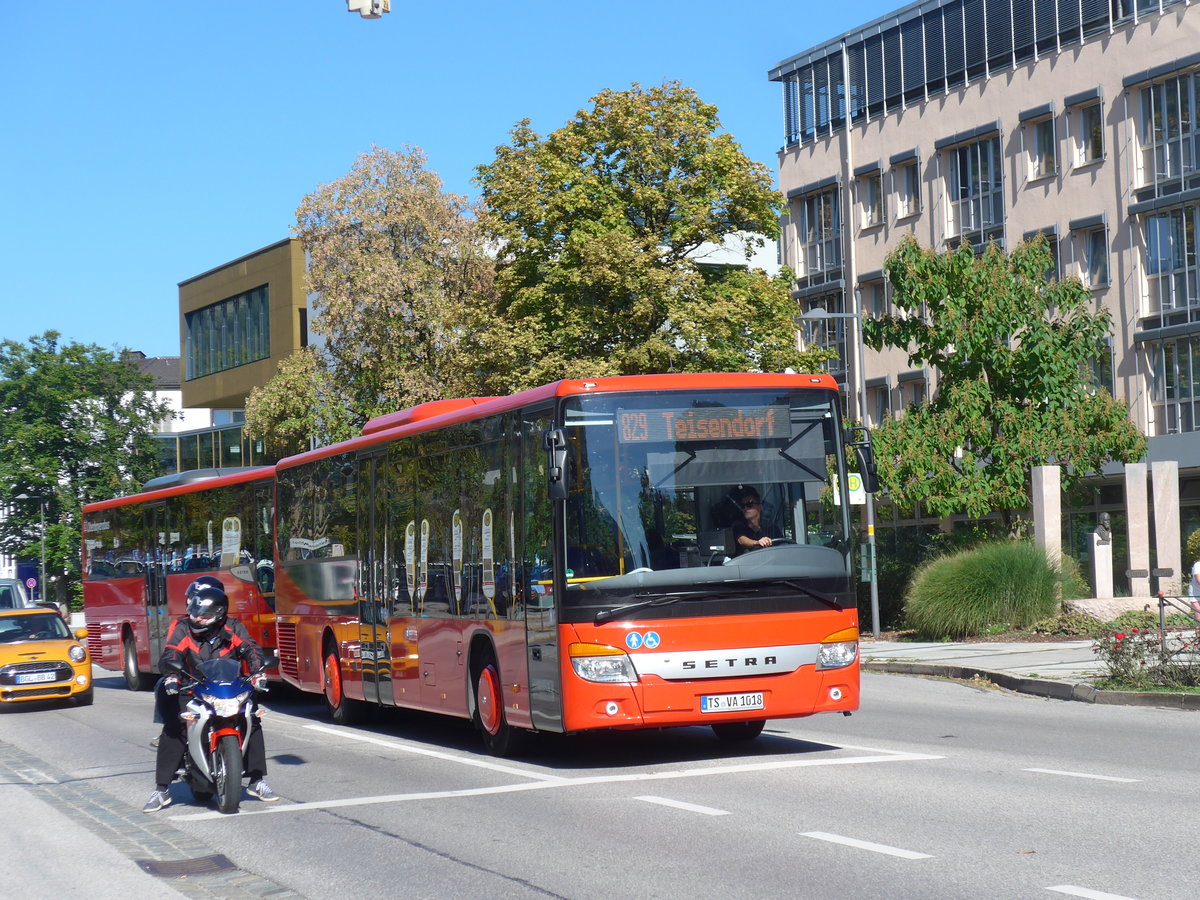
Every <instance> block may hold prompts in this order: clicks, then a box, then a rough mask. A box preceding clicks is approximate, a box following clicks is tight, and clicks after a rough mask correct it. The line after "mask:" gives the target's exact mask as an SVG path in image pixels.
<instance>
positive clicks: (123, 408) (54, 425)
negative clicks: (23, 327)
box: [0, 331, 170, 602]
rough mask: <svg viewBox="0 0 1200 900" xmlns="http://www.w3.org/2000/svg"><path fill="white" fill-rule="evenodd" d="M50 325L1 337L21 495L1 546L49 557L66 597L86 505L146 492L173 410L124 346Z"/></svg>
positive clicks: (2, 386) (0, 476) (2, 471)
mask: <svg viewBox="0 0 1200 900" xmlns="http://www.w3.org/2000/svg"><path fill="white" fill-rule="evenodd" d="M59 337H60V335H59V333H58V332H56V331H47V332H46V333H45V334H43V335H41V336H37V337H33V338H31V339H30V341H29V343H28V344H27V345H26V344H20V343H17V342H16V341H11V340H6V341H3V342H2V343H0V494H2V495H3V496H5V497H13V498H15V497H18V496H20V495H22V494H24V495H26V496H27V497H30V498H33V499H29V500H15V499H14V500H13V501H12V510H11V513H10V515H9V516H8V518H6V519H5V520H4V521H2V522H0V549H3V550H4V551H5V552H6V553H11V554H14V555H19V556H23V557H28V558H32V559H40V556H41V534H40V527H41V524H40V513H41V507H42V505H43V504H44V509H45V520H46V573H47V576H48V577H50V576H54V577H55V578H56V579H57V581H56V585H57V596H58V599H59V601H60V602H62V601H65V600H66V599H67V598H68V597H69V595H70V591H71V589H72V588H73V587H76V586H78V583H79V558H80V554H79V550H80V548H79V536H80V510H81V509H82V507H83V504H85V503H90V502H93V501H96V500H105V499H108V498H109V497H115V496H118V495H120V494H125V493H130V492H132V491H136V490H139V489H140V488H141V485H142V484H143V482H145V480H146V479H148V478H151V477H153V476H154V475H155V474H157V473H156V454H155V444H154V441H153V439H152V435H153V434H154V433H155V432H156V431H157V430H158V423H159V422H160V421H162V419H163V418H164V417H165V416H167V415H168V414H169V412H170V409H169V407H168V406H167V404H165V403H162V402H160V401H159V400H158V399H157V398H156V397H155V396H154V393H153V390H154V384H153V380H152V379H151V378H150V376H149V375H146V374H143V373H142V372H139V371H138V369H137V368H136V367H135V366H134V365H132V364H131V363H130V362H128V361H127V360H125V359H124V358H123V354H121V353H118V352H115V351H110V350H105V349H103V348H102V347H98V346H95V345H85V344H78V343H74V342H72V343H69V344H61V345H60V343H59Z"/></svg>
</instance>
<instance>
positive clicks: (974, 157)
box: [770, 0, 1200, 535]
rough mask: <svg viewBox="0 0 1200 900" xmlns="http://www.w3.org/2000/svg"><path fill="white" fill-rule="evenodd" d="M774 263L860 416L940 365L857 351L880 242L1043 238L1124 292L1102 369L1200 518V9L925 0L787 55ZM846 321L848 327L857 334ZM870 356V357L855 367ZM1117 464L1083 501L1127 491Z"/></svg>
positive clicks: (1104, 1) (1097, 279)
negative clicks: (778, 245) (915, 365)
mask: <svg viewBox="0 0 1200 900" xmlns="http://www.w3.org/2000/svg"><path fill="white" fill-rule="evenodd" d="M770 79H771V80H772V81H776V82H779V83H780V84H781V86H782V89H783V126H784V128H783V130H784V147H783V149H782V150H780V152H779V184H780V188H781V190H782V191H783V192H784V193H785V194H786V196H787V201H788V207H789V214H790V215H789V216H788V218H787V219H786V220H785V222H784V234H783V238H782V258H783V262H784V263H785V264H787V265H789V266H791V267H792V268H793V269H794V270H795V272H796V274H797V281H796V292H795V293H796V298H797V301H798V302H799V304H800V306H801V309H802V312H803V313H804V314H806V315H809V316H812V314H813V313H814V312H816V313H817V316H820V311H825V312H826V313H831V314H833V315H832V316H831V317H828V318H825V319H824V320H820V319H819V318H815V317H814V318H811V319H810V320H809V321H807V322H806V323H805V326H806V327H805V329H804V331H805V333H806V335H807V337H808V338H809V339H810V340H813V341H817V342H832V343H834V344H836V345H837V346H838V347H839V350H840V352H841V357H842V359H843V360H845V361H846V364H845V368H843V369H842V370H841V371H839V372H837V373H835V374H840V375H842V376H844V377H845V379H846V383H847V384H848V386H849V388H850V390H849V391H848V397H847V399H848V405H849V409H850V410H851V412H852V413H855V414H856V413H857V406H858V403H857V391H856V387H857V379H858V376H859V374H860V372H863V373H865V374H866V376H867V377H866V380H865V381H866V391H865V395H866V402H865V409H864V413H865V420H866V421H867V422H868V423H871V424H875V423H878V422H879V421H880V420H881V418H882V417H884V416H886V415H890V414H893V413H894V412H896V411H899V410H902V409H903V408H904V407H905V406H907V405H909V404H911V403H913V402H920V401H921V399H922V398H923V397H925V396H927V395H928V394H929V393H930V392H932V391H933V390H935V389H936V379H937V373H936V372H931V371H924V370H913V369H911V368H910V367H909V366H908V364H907V358H906V356H905V354H903V353H902V352H900V351H884V352H882V353H874V352H872V351H869V350H868V351H866V352H865V353H863V354H862V355H863V356H864V357H865V358H864V359H859V354H860V352H861V351H860V348H859V346H858V344H857V341H856V340H855V334H856V332H855V328H856V319H855V316H861V315H866V316H870V315H873V314H878V313H881V312H884V311H886V310H887V309H888V303H889V288H888V285H887V284H886V283H885V279H884V276H883V263H884V259H885V257H886V255H887V253H888V251H889V250H890V249H891V248H892V247H893V246H894V245H895V244H896V242H897V241H898V240H899V238H900V237H901V236H902V235H905V234H911V235H914V236H915V237H916V238H917V239H918V241H920V243H921V244H922V245H924V246H932V247H935V248H938V249H942V250H944V249H949V248H951V247H955V246H957V245H958V244H960V243H961V242H963V241H969V242H970V243H971V244H973V245H976V246H983V245H984V244H986V243H987V242H988V241H996V242H998V243H999V244H1001V245H1002V246H1005V247H1013V246H1015V245H1016V244H1017V243H1019V242H1020V241H1021V240H1023V239H1025V238H1028V237H1030V236H1032V235H1034V234H1036V233H1039V232H1040V233H1042V234H1044V235H1046V236H1047V237H1048V239H1049V240H1050V242H1051V246H1052V248H1053V250H1054V252H1055V257H1056V261H1057V267H1058V270H1059V274H1060V275H1076V276H1078V277H1079V278H1081V279H1082V280H1083V282H1084V284H1085V285H1087V286H1088V287H1089V288H1090V289H1091V291H1092V293H1093V296H1094V298H1095V303H1096V304H1097V308H1101V307H1106V308H1108V309H1109V310H1110V311H1111V312H1112V316H1113V321H1114V332H1113V336H1112V347H1111V348H1110V351H1111V355H1110V358H1108V359H1101V360H1099V361H1098V362H1099V367H1098V369H1099V371H1100V372H1102V373H1103V377H1104V380H1105V381H1106V382H1107V384H1108V387H1110V389H1111V390H1112V391H1113V393H1114V395H1115V396H1116V397H1118V398H1119V399H1124V400H1125V401H1127V402H1128V403H1129V405H1130V408H1131V411H1132V415H1133V418H1134V421H1135V422H1136V423H1137V424H1138V426H1139V427H1140V428H1141V429H1142V430H1143V431H1144V433H1145V434H1146V435H1147V436H1148V438H1149V451H1148V458H1149V460H1150V461H1154V460H1159V459H1173V460H1177V461H1178V462H1179V466H1180V473H1181V485H1180V487H1181V497H1182V498H1183V503H1184V513H1183V523H1182V525H1183V533H1184V535H1186V534H1187V533H1189V532H1190V530H1191V529H1192V528H1195V527H1198V526H1200V506H1197V505H1191V504H1200V277H1198V274H1197V261H1198V256H1200V9H1197V7H1196V4H1195V3H1190V2H1181V0H1155V2H1147V0H926V2H920V3H913V4H910V5H908V6H905V7H903V8H901V9H898V10H897V11H896V12H894V13H891V14H889V15H887V16H883V17H882V18H879V19H876V20H875V21H873V22H869V23H867V24H865V25H863V26H861V27H859V28H855V29H853V30H852V31H848V32H846V33H845V34H842V35H840V36H838V37H836V38H833V39H832V40H829V41H825V42H824V43H822V44H819V45H818V46H815V47H811V48H809V49H807V50H804V51H803V52H801V53H799V54H797V55H795V56H793V57H791V58H789V59H787V60H785V61H783V62H781V63H780V64H779V65H777V66H776V67H775V68H774V69H772V70H771V71H770ZM847 338H849V340H847ZM860 366H864V368H862V369H860V368H858V367H860ZM1121 501H1122V497H1121V488H1120V484H1119V483H1118V481H1117V480H1114V481H1113V483H1112V484H1111V485H1107V486H1105V485H1101V486H1100V487H1098V489H1097V490H1096V491H1095V492H1094V493H1093V495H1092V497H1091V498H1090V499H1089V500H1088V501H1087V502H1086V503H1084V504H1083V506H1082V507H1079V506H1077V507H1076V509H1077V510H1080V511H1082V512H1084V513H1087V514H1089V519H1090V518H1091V514H1094V513H1095V512H1097V511H1099V510H1100V509H1106V510H1107V509H1118V508H1119V506H1120V503H1121Z"/></svg>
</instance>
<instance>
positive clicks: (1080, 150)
mask: <svg viewBox="0 0 1200 900" xmlns="http://www.w3.org/2000/svg"><path fill="white" fill-rule="evenodd" d="M1071 119H1072V121H1073V122H1074V124H1075V165H1077V166H1086V165H1087V164H1088V163H1093V162H1098V161H1100V160H1102V159H1103V158H1104V119H1103V107H1102V106H1101V105H1100V103H1099V101H1097V102H1096V103H1089V104H1088V105H1086V106H1080V107H1078V108H1077V109H1076V110H1075V111H1074V113H1073V114H1072V116H1071Z"/></svg>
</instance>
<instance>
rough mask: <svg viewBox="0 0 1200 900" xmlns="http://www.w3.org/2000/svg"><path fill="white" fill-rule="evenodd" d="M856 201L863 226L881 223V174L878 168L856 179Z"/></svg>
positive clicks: (868, 226)
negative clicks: (859, 208) (860, 212)
mask: <svg viewBox="0 0 1200 900" xmlns="http://www.w3.org/2000/svg"><path fill="white" fill-rule="evenodd" d="M858 203H859V206H860V207H861V209H862V227H863V228H873V227H874V226H876V225H882V224H883V174H882V173H881V172H880V171H879V170H876V171H874V172H871V173H870V174H868V175H864V176H863V177H861V178H859V179H858Z"/></svg>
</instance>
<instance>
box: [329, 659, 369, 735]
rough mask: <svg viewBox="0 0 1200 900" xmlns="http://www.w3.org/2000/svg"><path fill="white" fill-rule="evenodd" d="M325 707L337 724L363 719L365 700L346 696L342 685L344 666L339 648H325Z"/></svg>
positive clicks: (350, 723) (346, 723)
mask: <svg viewBox="0 0 1200 900" xmlns="http://www.w3.org/2000/svg"><path fill="white" fill-rule="evenodd" d="M324 674H325V707H326V709H328V710H329V718H331V719H333V721H334V724H336V725H355V724H357V723H358V722H359V721H361V720H362V717H363V702H362V701H361V700H353V699H351V698H349V697H347V696H346V692H345V690H344V686H343V685H342V666H341V662H340V661H339V660H338V655H337V650H336V649H335V648H333V647H331V646H327V647H326V648H325V670H324Z"/></svg>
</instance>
